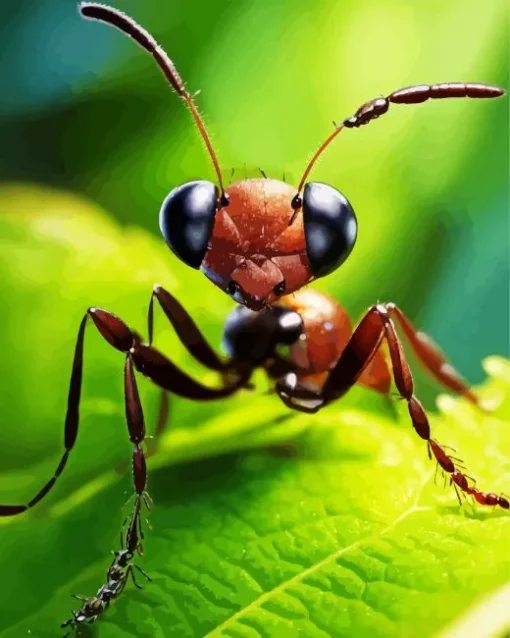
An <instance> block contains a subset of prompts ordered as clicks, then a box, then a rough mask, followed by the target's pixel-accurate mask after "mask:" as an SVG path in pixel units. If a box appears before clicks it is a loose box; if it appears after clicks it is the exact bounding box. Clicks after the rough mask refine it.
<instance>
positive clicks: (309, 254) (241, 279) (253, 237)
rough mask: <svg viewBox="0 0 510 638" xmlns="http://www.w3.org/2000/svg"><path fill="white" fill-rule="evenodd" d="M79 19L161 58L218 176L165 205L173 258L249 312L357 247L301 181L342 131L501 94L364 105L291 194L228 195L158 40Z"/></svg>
mask: <svg viewBox="0 0 510 638" xmlns="http://www.w3.org/2000/svg"><path fill="white" fill-rule="evenodd" d="M80 12H81V14H82V15H83V16H84V17H86V18H89V19H91V20H99V21H100V22H105V23H106V24H109V25H111V26H113V27H116V28H117V29H120V30H121V31H123V32H124V33H126V34H127V35H129V36H130V37H131V38H133V40H135V42H137V43H138V44H139V45H140V46H141V47H142V48H144V49H145V50H146V51H148V52H149V53H150V54H151V55H152V56H153V57H154V59H155V61H156V62H157V64H158V66H159V67H160V69H161V71H162V72H163V74H164V76H165V77H166V79H167V80H168V82H169V84H170V86H171V87H172V88H173V90H174V91H175V92H176V93H177V94H178V95H179V96H180V97H181V98H182V99H183V100H184V101H185V102H186V103H187V105H188V107H189V109H190V111H191V114H192V116H193V118H194V120H195V123H196V125H197V127H198V130H199V132H200V135H201V136H202V139H203V140H204V143H205V145H206V148H207V150H208V152H209V155H210V156H211V160H212V163H213V165H214V170H215V172H216V176H217V178H218V186H215V185H214V184H213V183H212V182H206V181H201V180H200V181H194V182H188V183H186V184H183V185H182V186H178V187H177V188H175V189H174V190H173V191H172V192H171V193H170V194H169V195H168V197H167V198H166V199H165V201H164V203H163V206H162V208H161V213H160V227H161V231H162V233H163V236H164V237H165V239H166V241H167V243H168V245H169V246H170V248H171V249H172V250H173V252H174V253H175V254H176V255H177V256H178V257H179V258H180V259H181V260H182V261H183V262H184V263H186V264H187V265H188V266H191V267H192V268H197V269H198V268H200V269H201V270H202V271H203V272H204V273H205V274H206V276H207V277H208V278H209V279H210V280H211V281H213V282H214V283H215V284H216V285H217V286H219V287H220V288H222V289H223V290H224V291H225V292H227V293H228V294H229V295H231V296H232V298H233V299H235V300H236V301H238V302H240V303H243V304H245V305H246V306H248V307H249V308H251V309H252V310H260V309H261V308H262V307H263V306H264V305H268V304H271V303H273V302H275V301H276V300H277V298H278V297H279V296H280V295H282V294H284V293H291V292H293V291H295V290H298V289H299V288H301V287H302V286H303V285H305V284H306V283H308V282H309V281H310V280H311V279H313V278H317V277H323V276H324V275H326V274H328V273H330V272H332V271H333V270H335V269H336V268H338V266H339V265H340V264H341V263H342V262H343V261H344V260H345V259H346V258H347V257H348V255H349V254H350V252H351V250H352V248H353V246H354V242H355V241H356V233H357V225H356V217H355V215H354V212H353V210H352V207H351V205H350V204H349V202H348V201H347V200H346V199H345V197H344V196H343V195H342V194H341V193H340V192H339V191H337V190H336V189H335V188H333V187H332V186H328V185H327V184H322V183H320V182H308V183H306V182H307V179H308V175H309V174H310V171H311V170H312V168H313V166H314V165H315V163H316V161H317V159H318V158H319V157H320V156H321V154H322V153H323V152H324V150H325V149H326V148H327V147H328V146H329V144H330V143H331V142H332V141H333V140H334V139H335V137H336V136H337V135H338V134H339V133H340V131H342V130H343V129H344V128H357V127H359V126H361V125H364V124H368V123H369V122H371V121H372V120H375V119H376V118H378V117H380V116H381V115H384V114H385V113H386V112H387V111H388V109H389V106H390V104H416V103H419V102H424V101H426V100H428V99H435V98H445V97H447V98H450V97H454V98H457V97H472V98H492V97H498V96H500V95H502V94H503V93H504V91H503V90H502V89H500V88H498V87H491V86H487V85H484V84H469V83H468V84H464V83H455V82H454V83H446V84H434V85H432V86H429V85H425V84H423V85H418V86H412V87H406V88H405V89H401V90H399V91H394V92H393V93H391V94H390V95H389V96H387V97H379V98H376V99H375V100H370V101H369V102H366V103H365V104H363V105H362V106H361V107H360V108H359V109H358V110H357V111H356V113H355V114H354V115H353V116H352V117H350V118H347V119H346V120H344V122H343V123H342V124H340V125H339V126H337V127H336V128H335V130H334V131H333V132H332V133H331V134H330V135H329V136H328V137H327V138H326V140H325V141H324V142H323V143H322V144H321V146H320V147H319V148H318V149H317V151H316V152H315V154H314V155H313V157H312V159H311V160H310V162H309V163H308V166H307V167H306V169H305V171H304V173H303V175H302V177H301V180H300V182H299V185H298V186H297V188H294V187H292V186H289V185H288V184H285V183H284V182H280V181H277V180H273V179H267V178H265V177H264V178H260V179H249V180H248V179H247V180H244V181H242V182H238V183H236V184H233V185H232V186H229V188H228V190H225V188H224V185H223V179H222V175H221V170H220V166H219V163H218V159H217V157H216V153H215V152H214V149H213V147H212V144H211V140H210V138H209V135H208V133H207V130H206V128H205V125H204V122H203V120H202V118H201V116H200V113H199V112H198V109H197V107H196V105H195V101H194V99H193V96H192V95H191V93H188V91H187V90H186V87H185V86H184V82H183V81H182V78H181V76H180V75H179V73H178V72H177V69H176V68H175V65H174V63H173V62H172V60H170V58H169V57H168V56H167V54H166V53H165V52H164V51H163V49H162V48H161V47H160V46H159V45H158V44H157V42H156V41H155V40H154V38H153V37H152V36H151V35H150V34H149V33H148V32H147V31H145V30H144V29H143V28H142V27H141V26H140V25H138V24H137V23H136V22H135V21H134V20H132V19H131V18H130V17H128V16H127V15H125V14H124V13H122V12H121V11H118V10H117V9H113V8H112V7H108V6H105V5H103V4H97V3H95V2H82V3H81V5H80Z"/></svg>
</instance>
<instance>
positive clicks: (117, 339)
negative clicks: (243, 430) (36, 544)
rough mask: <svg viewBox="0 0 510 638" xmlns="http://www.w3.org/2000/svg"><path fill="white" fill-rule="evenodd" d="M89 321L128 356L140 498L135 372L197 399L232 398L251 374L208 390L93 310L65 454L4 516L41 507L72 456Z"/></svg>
mask: <svg viewBox="0 0 510 638" xmlns="http://www.w3.org/2000/svg"><path fill="white" fill-rule="evenodd" d="M88 320H92V322H93V324H94V326H95V327H96V328H97V330H98V332H99V333H100V334H101V336H102V337H103V338H104V339H105V341H107V342H108V343H109V344H110V345H111V346H112V347H113V348H115V349H116V350H118V351H120V352H122V353H123V354H124V356H125V367H124V397H125V408H126V421H127V427H128V434H129V439H130V441H131V443H132V444H133V453H132V464H133V481H134V487H135V492H136V494H137V495H138V496H139V497H140V496H143V495H144V493H145V485H146V481H147V470H146V463H145V454H144V451H143V448H142V443H143V442H144V440H145V422H144V416H143V411H142V406H141V403H140V397H139V395H138V389H137V385H136V378H135V374H134V368H137V369H138V370H139V371H140V372H142V374H144V375H145V376H147V377H148V378H149V379H151V380H152V381H153V382H154V383H155V384H156V385H158V386H159V387H160V388H162V389H164V390H166V391H168V392H173V393H175V394H177V395H178V396H182V397H185V398H188V399H196V400H214V399H219V398H223V397H227V396H230V395H231V394H234V393H235V392H237V390H239V389H240V388H241V387H243V386H244V385H245V384H246V383H247V381H248V379H249V377H250V375H251V368H249V367H244V368H243V369H242V370H240V371H239V374H237V375H236V376H235V378H234V380H233V381H232V383H225V384H223V386H221V387H219V388H210V387H208V386H205V385H203V384H201V383H200V382H198V381H195V380H194V379H193V378H191V377H190V376H188V375H187V374H186V373H185V372H183V371H182V370H181V369H180V368H179V367H178V366H176V365H175V364H174V363H172V362H171V361H170V360H169V359H167V358H166V357H165V356H164V355H162V354H160V353H159V352H158V351H157V350H156V349H155V348H152V347H151V346H146V345H143V344H142V343H141V339H140V337H139V335H138V334H137V333H136V332H134V331H132V330H131V329H130V328H129V327H128V326H127V325H126V324H125V323H124V321H122V319H120V318H119V317H117V316H116V315H114V314H113V313H111V312H108V311H107V310H102V309H100V308H89V309H88V310H87V312H86V313H85V315H84V317H83V319H82V321H81V323H80V327H79V329H78V336H77V339H76V345H75V349H74V358H73V365H72V371H71V380H70V384H69V394H68V400H67V411H66V416H65V425H64V448H65V450H64V453H63V455H62V457H61V459H60V461H59V463H58V465H57V467H56V469H55V472H54V474H53V476H52V477H51V478H50V480H49V481H47V483H46V484H45V485H44V486H43V487H42V488H41V489H40V490H39V491H38V492H37V494H36V495H35V496H34V497H33V498H32V499H31V500H30V501H28V503H25V504H13V505H9V504H0V517H2V516H15V515H17V514H21V513H23V512H25V511H26V510H28V509H30V508H32V507H34V506H35V505H37V503H39V501H41V500H42V499H43V498H44V497H45V496H46V495H47V494H48V493H49V492H50V491H51V490H52V489H53V487H54V485H55V483H56V482H57V479H58V478H59V477H60V475H61V474H62V472H63V471H64V468H65V467H66V464H67V461H68V458H69V454H70V453H71V450H72V449H73V447H74V445H75V443H76V439H77V437H78V426H79V420H80V419H79V410H80V400H81V388H82V376H83V352H84V342H85V328H86V325H87V322H88Z"/></svg>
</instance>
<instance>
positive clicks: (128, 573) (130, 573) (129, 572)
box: [119, 565, 143, 593]
mask: <svg viewBox="0 0 510 638" xmlns="http://www.w3.org/2000/svg"><path fill="white" fill-rule="evenodd" d="M128 576H131V580H132V581H133V585H134V586H135V587H136V588H137V589H143V587H142V586H141V585H139V584H138V583H137V582H136V578H135V570H134V569H133V565H129V567H128V568H127V569H126V577H125V579H124V583H123V587H122V589H124V587H125V585H126V581H127V579H128ZM122 589H121V590H120V591H119V593H120V592H121V591H122Z"/></svg>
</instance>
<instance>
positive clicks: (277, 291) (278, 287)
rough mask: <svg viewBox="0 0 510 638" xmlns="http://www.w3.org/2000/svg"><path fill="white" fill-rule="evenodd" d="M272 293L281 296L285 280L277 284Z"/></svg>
mask: <svg viewBox="0 0 510 638" xmlns="http://www.w3.org/2000/svg"><path fill="white" fill-rule="evenodd" d="M273 292H274V294H275V295H278V296H280V295H283V293H284V292H285V279H284V280H283V281H280V283H279V284H276V286H275V287H274V288H273Z"/></svg>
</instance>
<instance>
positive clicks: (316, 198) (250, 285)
mask: <svg viewBox="0 0 510 638" xmlns="http://www.w3.org/2000/svg"><path fill="white" fill-rule="evenodd" d="M300 213H302V214H300ZM160 226H161V231H162V233H163V236H164V238H165V240H166V241H167V243H168V245H169V246H170V248H171V249H172V250H173V252H174V253H175V254H176V255H177V256H178V257H179V258H180V259H181V261H183V262H184V263H186V264H187V265H188V266H191V267H192V268H200V269H201V270H202V271H203V272H204V273H205V275H206V276H207V277H208V278H209V279H210V280H211V281H212V282H213V283H215V284H216V285H217V286H219V287H220V288H222V289H223V290H224V291H225V292H226V293H227V294H229V295H230V296H231V297H232V298H233V299H234V300H235V301H237V302H239V303H241V304H244V305H246V306H247V307H248V308H250V309H251V310H260V309H261V308H263V307H264V306H266V305H269V304H272V303H274V302H275V301H277V300H278V298H279V297H281V296H282V295H283V294H289V293H292V292H294V291H296V290H299V288H301V287H302V286H304V285H305V284H307V283H308V282H309V281H310V280H311V279H313V278H317V277H323V276H324V275H326V274H328V273H330V272H332V271H333V270H335V269H336V268H338V266H339V265H340V264H341V263H342V262H343V261H344V260H345V259H346V258H347V256H348V255H349V254H350V252H351V250H352V248H353V246H354V243H355V240H356V231H357V224H356V217H355V215H354V211H353V210H352V207H351V205H350V204H349V202H348V201H347V199H346V198H345V197H344V196H343V195H342V194H341V193H340V192H339V191H337V190H336V189H335V188H333V187H332V186H328V185H327V184H322V183H319V182H311V183H309V184H307V185H306V186H305V188H304V191H303V197H301V196H300V195H299V194H298V195H296V189H295V187H293V186H290V185H289V184H286V183H284V182H281V181H278V180H274V179H267V178H257V179H246V180H243V181H241V182H237V183H235V184H232V185H231V186H230V187H229V188H228V190H227V191H225V192H223V193H222V194H221V195H220V191H219V189H218V188H216V187H215V186H214V184H212V183H211V182H205V181H195V182H188V183H187V184H183V185H182V186H179V187H177V188H175V189H174V190H173V191H172V192H171V193H170V194H169V195H168V197H167V198H166V200H165V202H164V203H163V207H162V209H161V214H160Z"/></svg>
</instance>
